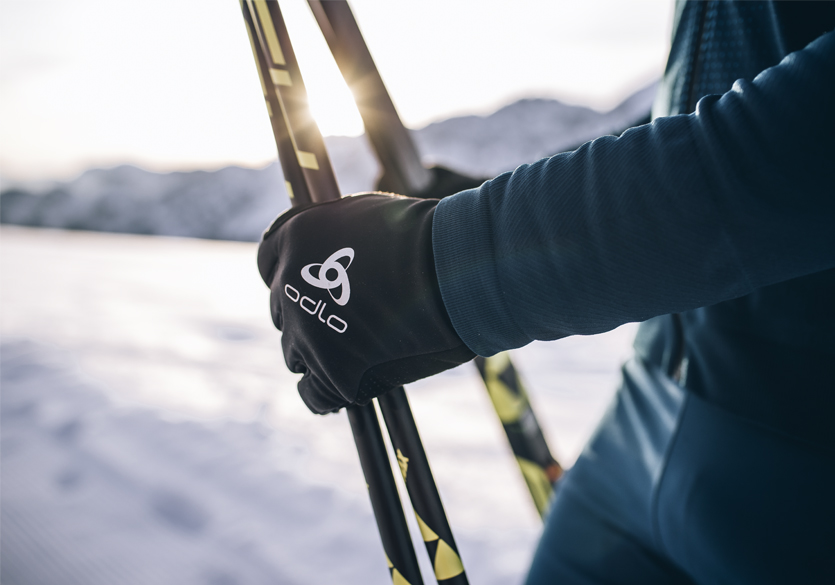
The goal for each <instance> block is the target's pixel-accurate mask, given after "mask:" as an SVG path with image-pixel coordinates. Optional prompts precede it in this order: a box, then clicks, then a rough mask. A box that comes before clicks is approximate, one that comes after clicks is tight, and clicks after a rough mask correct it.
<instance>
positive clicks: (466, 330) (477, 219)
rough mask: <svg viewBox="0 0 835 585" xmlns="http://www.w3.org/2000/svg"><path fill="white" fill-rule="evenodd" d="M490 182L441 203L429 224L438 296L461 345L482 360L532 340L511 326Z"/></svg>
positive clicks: (513, 323)
mask: <svg viewBox="0 0 835 585" xmlns="http://www.w3.org/2000/svg"><path fill="white" fill-rule="evenodd" d="M491 183H492V181H488V182H487V183H485V184H484V185H482V186H481V187H479V188H477V189H470V190H467V191H462V192H461V193H458V194H456V195H454V196H452V197H447V198H445V199H443V200H442V201H441V202H440V203H439V204H438V207H437V208H436V210H435V217H434V220H433V222H432V249H433V252H434V254H435V269H436V271H437V274H438V281H439V283H440V287H441V296H442V297H443V300H444V305H445V307H446V310H447V312H448V313H449V317H450V319H451V320H452V325H453V327H454V328H455V331H456V332H457V333H458V335H459V337H461V339H462V340H463V341H464V343H465V344H466V345H467V347H469V348H470V349H471V350H473V351H474V352H475V353H477V354H478V355H481V356H490V355H493V354H495V353H498V352H500V351H503V350H506V349H511V348H514V347H521V346H523V345H526V344H527V343H529V342H531V341H533V339H531V338H530V337H528V336H527V335H525V334H524V333H523V332H522V330H521V329H520V328H519V327H518V326H517V324H516V323H515V322H514V320H513V318H512V316H511V314H510V311H509V310H508V303H510V302H512V299H511V298H508V297H507V296H506V294H505V292H506V291H505V290H504V289H503V288H502V284H501V278H500V276H499V274H498V272H497V266H498V263H497V262H496V258H495V246H494V241H493V234H492V232H493V226H492V218H491V213H490V208H489V206H490V197H489V189H490V185H491Z"/></svg>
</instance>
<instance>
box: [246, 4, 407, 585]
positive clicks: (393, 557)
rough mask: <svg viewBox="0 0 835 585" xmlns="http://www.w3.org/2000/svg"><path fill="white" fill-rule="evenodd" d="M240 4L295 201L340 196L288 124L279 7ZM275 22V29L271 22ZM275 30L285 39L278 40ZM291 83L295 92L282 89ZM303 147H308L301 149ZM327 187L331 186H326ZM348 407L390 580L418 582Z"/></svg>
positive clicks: (289, 78)
mask: <svg viewBox="0 0 835 585" xmlns="http://www.w3.org/2000/svg"><path fill="white" fill-rule="evenodd" d="M240 4H241V12H242V13H243V17H244V22H245V23H246V29H247V34H248V35H249V41H250V44H251V46H252V52H253V56H254V58H255V63H256V67H257V69H258V75H259V78H260V80H261V89H262V90H263V93H264V98H265V100H266V104H267V112H268V113H269V115H270V121H271V124H272V127H273V133H274V136H275V141H276V146H277V148H278V152H279V159H280V161H281V166H282V170H283V171H284V177H285V179H286V181H287V190H288V193H289V194H290V196H291V199H292V201H293V205H303V204H307V203H311V202H313V201H324V200H329V199H337V198H339V191H338V189H337V188H336V181H335V179H333V176H332V175H333V173H332V170H331V169H330V165H329V161H328V159H327V153H324V152H323V151H324V143H322V144H321V148H315V149H314V148H312V147H316V146H319V145H317V144H309V143H307V142H306V141H305V140H304V138H307V137H309V136H310V135H311V134H312V135H313V138H314V139H315V137H316V135H318V128H317V127H316V126H315V124H309V125H306V126H301V128H303V130H304V131H303V132H300V133H299V135H298V136H296V135H295V133H294V132H293V131H292V129H293V128H295V127H293V126H291V125H290V120H291V119H294V120H296V121H299V119H300V118H301V119H302V120H304V115H305V112H304V110H306V103H305V102H304V101H301V100H299V99H298V98H300V97H303V92H304V86H303V84H302V80H301V76H300V75H299V74H298V66H297V65H296V63H295V55H294V54H293V52H292V47H291V46H290V44H289V39H288V38H287V36H286V30H285V28H284V23H283V20H282V19H281V13H280V12H278V10H277V9H278V6H277V5H275V3H274V2H271V3H270V4H272V5H274V8H275V10H271V9H270V6H268V5H267V3H266V2H265V1H264V0H254V1H253V0H240ZM276 21H277V22H278V24H279V26H278V27H276V26H275V23H276ZM279 31H280V32H281V33H282V37H283V39H282V41H283V42H281V41H279ZM288 65H291V66H288ZM294 84H295V87H296V91H297V93H296V94H295V95H292V96H291V95H288V94H287V92H286V91H285V92H283V91H281V90H282V88H288V87H293V85H294ZM285 99H286V100H287V101H284V100H285ZM294 100H296V101H294ZM289 106H292V109H291V107H289ZM302 108H304V110H302ZM307 115H308V116H309V113H308V114H307ZM311 122H312V120H311ZM319 141H320V142H321V136H319ZM312 142H316V141H315V140H313V141H312ZM304 147H306V148H308V149H309V150H304V149H303V148H304ZM317 151H318V152H317ZM323 153H324V154H325V156H323V157H322V158H319V157H317V156H316V155H317V154H323ZM320 164H321V165H322V166H319V165H320ZM317 170H323V171H324V173H325V174H327V173H328V172H329V173H330V175H331V177H330V178H328V177H319V178H318V180H316V181H311V183H312V185H314V186H316V187H317V188H318V190H314V189H311V188H310V187H311V185H310V184H309V183H308V180H309V179H311V178H312V177H310V176H309V175H311V174H312V173H310V172H306V171H317ZM328 186H331V187H332V188H330V189H328V190H325V189H327V187H328ZM347 411H348V420H349V421H350V424H351V432H352V433H353V436H354V442H355V444H356V447H357V454H358V455H359V459H360V466H361V467H362V471H363V475H364V477H365V481H366V484H367V485H368V495H369V498H370V500H371V507H372V509H373V511H374V517H375V519H376V521H377V528H378V530H379V532H380V539H381V541H382V544H383V551H384V553H385V557H386V562H387V565H388V568H389V571H390V575H391V578H392V582H393V583H395V584H396V585H402V584H406V585H421V584H422V583H423V579H422V577H421V574H420V569H419V567H418V563H417V557H416V556H415V549H414V547H413V546H412V540H411V535H410V534H409V528H408V526H407V524H406V517H405V515H404V513H403V506H402V503H401V501H400V496H399V494H398V493H397V485H396V484H395V482H394V477H393V475H392V469H391V466H390V465H389V461H388V455H387V453H386V447H385V443H384V441H383V435H382V432H381V431H380V424H379V421H378V419H377V412H376V410H375V408H374V404H373V403H372V404H368V405H366V406H356V407H351V408H348V409H347Z"/></svg>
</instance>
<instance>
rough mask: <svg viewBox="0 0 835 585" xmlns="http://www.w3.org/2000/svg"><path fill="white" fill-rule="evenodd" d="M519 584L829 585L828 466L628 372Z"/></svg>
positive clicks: (834, 489)
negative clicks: (525, 581) (735, 584)
mask: <svg viewBox="0 0 835 585" xmlns="http://www.w3.org/2000/svg"><path fill="white" fill-rule="evenodd" d="M787 391H790V390H787ZM833 391H835V382H833ZM832 414H833V424H835V413H832ZM527 583H528V585H542V584H546V583H547V584H551V583H553V584H555V585H575V584H577V585H579V584H582V585H586V584H589V585H591V584H596V585H598V584H613V585H614V584H617V585H625V584H632V583H634V584H641V585H654V584H665V585H666V584H679V583H681V584H691V583H697V584H700V585H702V584H703V585H718V584H722V583H744V584H749V583H750V584H756V585H766V584H770V583H775V584H778V583H779V584H794V583H803V584H817V583H821V584H824V583H825V584H833V583H835V459H833V457H832V455H831V454H827V453H824V452H823V451H819V450H817V449H816V448H815V447H814V446H812V445H809V444H805V443H801V442H799V441H796V440H794V439H793V438H791V437H788V436H786V435H783V434H780V433H779V432H777V431H774V430H772V429H770V428H767V427H763V426H760V425H758V424H756V423H753V422H750V421H748V420H746V419H742V418H740V417H737V416H736V415H733V414H731V413H729V412H727V411H725V410H723V409H721V408H718V407H716V406H714V405H712V404H709V403H707V402H705V401H704V400H702V399H701V398H699V397H698V396H695V395H692V394H690V393H688V392H685V391H683V390H682V389H681V388H680V387H679V386H677V385H676V384H675V383H674V382H673V381H672V380H670V379H669V378H667V377H666V376H664V375H663V374H662V373H661V372H660V371H659V370H657V369H655V368H653V367H648V366H646V365H644V364H643V362H641V361H639V360H632V361H630V362H629V363H627V364H626V366H624V381H623V386H622V387H621V388H620V390H619V391H618V393H617V395H616V397H615V400H614V402H613V404H612V405H611V407H610V408H609V411H608V412H607V414H606V415H605V416H604V418H603V420H602V421H601V424H600V426H599V428H598V429H597V431H596V432H595V434H594V436H593V437H592V439H591V440H590V442H589V444H588V445H587V446H586V448H585V450H584V451H583V453H582V455H581V456H580V458H579V459H578V460H577V463H576V464H575V465H574V467H573V468H572V469H571V470H570V471H569V472H568V473H567V474H566V475H565V477H564V479H563V480H561V482H560V484H559V486H558V489H557V493H556V495H555V499H554V502H553V505H552V508H551V513H550V515H549V517H548V519H547V521H546V525H545V531H544V533H543V535H542V539H541V541H540V543H539V547H538V549H537V551H536V556H535V557H534V560H533V564H532V566H531V570H530V573H529V575H528V580H527Z"/></svg>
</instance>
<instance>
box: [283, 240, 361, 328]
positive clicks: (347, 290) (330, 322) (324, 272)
mask: <svg viewBox="0 0 835 585" xmlns="http://www.w3.org/2000/svg"><path fill="white" fill-rule="evenodd" d="M346 258H347V260H348V261H347V262H346V263H345V264H342V263H341V262H340V260H343V261H344V259H346ZM353 261H354V250H353V248H342V249H341V250H337V251H336V252H334V253H333V254H331V255H330V256H329V257H328V259H327V260H325V261H324V262H322V263H321V264H315V263H314V264H308V265H307V266H305V267H304V268H302V270H301V275H302V278H303V279H304V281H305V282H306V283H308V284H311V285H313V286H315V287H316V288H323V289H325V290H327V291H328V294H329V295H330V297H331V299H333V302H335V303H336V304H337V305H339V306H341V307H342V306H345V305H346V304H347V303H348V301H349V300H350V298H351V284H350V283H349V282H348V272H347V268H348V267H349V266H350V265H351V262H353ZM314 270H315V271H316V275H315V276H314V274H313V271H314ZM332 275H335V277H334V278H332V279H331V278H329V277H330V276H332ZM334 290H338V292H339V296H335V295H334ZM284 294H285V295H287V298H288V299H290V300H291V301H293V302H294V303H298V304H299V306H300V307H301V308H302V309H303V310H304V311H305V312H306V313H309V314H311V315H315V316H316V317H317V318H318V319H319V321H321V322H322V323H324V324H325V325H327V326H328V327H330V328H331V329H333V330H334V331H336V332H337V333H345V331H346V330H347V329H348V323H346V322H345V321H344V320H342V319H340V318H339V317H337V316H336V315H329V316H327V317H325V314H324V313H325V307H326V306H327V303H323V302H322V301H314V300H313V299H311V298H310V297H308V296H302V294H301V293H300V292H299V291H298V290H297V289H295V288H293V287H292V286H290V285H289V284H285V285H284Z"/></svg>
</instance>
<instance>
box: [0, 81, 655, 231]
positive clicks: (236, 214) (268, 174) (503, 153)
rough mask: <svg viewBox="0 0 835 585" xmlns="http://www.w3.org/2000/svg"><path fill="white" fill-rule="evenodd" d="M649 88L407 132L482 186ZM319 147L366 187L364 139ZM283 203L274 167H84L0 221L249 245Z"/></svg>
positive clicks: (602, 130) (638, 103) (7, 204)
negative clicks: (600, 108)
mask: <svg viewBox="0 0 835 585" xmlns="http://www.w3.org/2000/svg"><path fill="white" fill-rule="evenodd" d="M656 86H657V84H652V85H650V86H647V87H646V88H644V89H642V90H639V91H638V92H636V93H635V94H633V95H631V96H630V97H628V98H627V99H626V100H624V101H623V102H621V104H620V105H618V106H617V107H615V108H614V109H612V110H610V111H609V112H602V113H601V112H597V111H595V110H591V109H589V108H586V107H583V106H573V105H569V104H565V103H562V102H560V101H559V100H553V99H543V98H526V99H521V100H518V101H516V102H514V103H512V104H509V105H507V106H504V107H502V108H500V109H498V110H496V111H495V112H493V113H491V114H489V115H486V116H476V115H470V116H459V117H454V118H450V119H448V120H443V121H440V122H435V123H432V124H429V125H428V126H425V127H423V128H420V129H418V130H413V131H412V132H413V136H414V138H415V142H416V143H417V145H418V150H419V151H420V152H422V153H423V160H424V162H426V163H428V164H442V165H444V166H446V167H449V168H453V169H455V170H457V171H459V172H462V173H464V174H469V175H471V176H474V177H484V178H488V177H493V176H495V175H498V174H500V173H502V172H504V171H508V170H512V169H514V168H516V167H517V166H518V165H520V164H523V163H528V162H533V161H535V160H538V159H540V158H543V157H546V156H551V155H553V154H556V153H558V152H562V151H565V150H567V149H571V148H574V147H577V146H579V145H580V144H582V143H583V142H585V141H587V140H590V139H593V138H596V137H598V136H603V135H606V134H611V133H616V132H619V131H621V130H623V129H625V128H627V127H629V126H631V125H633V124H635V123H637V122H639V121H641V120H642V119H643V118H644V117H645V116H646V115H647V113H648V112H649V109H650V105H651V103H652V97H653V95H654V93H655V88H656ZM325 142H326V144H327V147H328V151H329V154H330V158H331V162H332V164H333V166H334V171H335V172H336V175H337V180H338V181H339V184H340V188H341V190H342V192H343V193H355V192H359V191H368V190H371V189H373V187H374V184H375V180H376V176H377V174H378V172H379V165H378V163H377V161H376V159H375V157H374V155H373V153H372V151H371V149H370V147H369V145H368V143H367V140H366V139H365V136H356V137H346V136H329V137H326V138H325ZM289 205H290V201H289V198H288V196H287V194H286V192H285V189H284V179H283V175H282V173H281V169H280V167H279V165H278V163H272V164H270V165H268V166H266V167H264V168H261V169H248V168H243V167H238V166H228V167H224V168H221V169H217V170H213V171H206V170H198V171H175V172H170V173H156V172H152V171H147V170H144V169H141V168H139V167H136V166H133V165H129V164H125V165H119V166H116V167H112V168H108V169H89V170H87V171H84V172H83V173H81V174H80V175H79V176H78V177H76V178H75V179H73V180H71V181H64V182H53V183H47V184H45V185H44V184H43V183H40V184H36V183H31V184H26V183H23V184H19V185H17V186H15V187H13V188H10V189H6V190H4V191H3V192H2V193H0V223H3V224H16V225H26V226H33V227H49V228H62V229H78V230H92V231H108V232H122V233H135V234H151V235H166V236H185V237H197V238H206V239H221V240H242V241H256V240H258V239H259V237H260V234H261V232H262V231H263V230H264V229H265V227H266V226H267V225H268V224H269V222H270V220H271V219H272V218H273V217H275V216H276V215H277V214H278V213H280V212H281V211H282V210H283V209H285V208H287V207H288V206H289Z"/></svg>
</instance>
